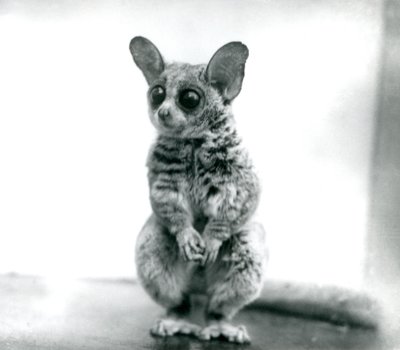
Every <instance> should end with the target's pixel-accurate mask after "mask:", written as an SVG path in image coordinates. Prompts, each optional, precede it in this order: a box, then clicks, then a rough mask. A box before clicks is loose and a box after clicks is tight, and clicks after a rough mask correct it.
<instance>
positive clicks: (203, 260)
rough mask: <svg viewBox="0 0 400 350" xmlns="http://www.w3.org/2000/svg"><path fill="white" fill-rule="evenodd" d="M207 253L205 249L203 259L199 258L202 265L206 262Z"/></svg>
mask: <svg viewBox="0 0 400 350" xmlns="http://www.w3.org/2000/svg"><path fill="white" fill-rule="evenodd" d="M207 255H208V252H207V251H205V252H204V254H203V259H202V260H201V265H202V266H204V265H205V264H206V263H207Z"/></svg>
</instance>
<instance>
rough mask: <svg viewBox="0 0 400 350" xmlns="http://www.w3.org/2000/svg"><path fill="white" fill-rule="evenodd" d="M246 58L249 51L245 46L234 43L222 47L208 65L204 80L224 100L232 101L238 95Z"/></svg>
mask: <svg viewBox="0 0 400 350" xmlns="http://www.w3.org/2000/svg"><path fill="white" fill-rule="evenodd" d="M247 57H249V50H248V49H247V47H246V45H244V44H242V43H241V42H238V41H234V42H230V43H228V44H226V45H224V46H222V47H221V48H220V49H219V50H218V51H217V52H216V53H215V54H214V56H213V57H212V58H211V60H210V62H209V63H208V66H207V69H206V79H207V81H208V82H209V83H210V84H211V85H213V86H215V87H216V88H217V89H218V90H219V91H220V92H221V94H222V96H223V97H224V98H225V100H228V101H232V100H233V99H234V98H235V97H236V96H237V95H239V92H240V90H241V88H242V82H243V78H244V65H245V63H246V60H247Z"/></svg>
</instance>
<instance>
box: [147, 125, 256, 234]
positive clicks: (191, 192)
mask: <svg viewBox="0 0 400 350" xmlns="http://www.w3.org/2000/svg"><path fill="white" fill-rule="evenodd" d="M227 129H228V131H227V130H226V129H224V130H225V132H224V133H217V134H209V135H208V137H207V138H192V139H177V138H172V137H165V136H159V137H158V139H157V141H156V143H155V144H154V145H153V147H152V149H151V151H150V154H149V158H148V164H147V166H148V168H149V173H148V176H149V184H150V197H151V198H154V199H156V201H157V203H159V198H160V197H163V199H164V200H165V201H166V202H168V198H171V199H172V198H173V199H176V198H178V199H179V202H180V203H181V204H184V207H185V209H186V211H187V212H188V213H189V215H190V216H191V219H192V222H193V223H194V224H197V225H198V226H199V227H200V230H201V227H202V224H205V223H206V221H207V219H208V218H209V217H212V216H214V215H216V214H217V211H218V210H220V209H221V208H220V207H221V206H224V208H223V211H224V212H226V213H227V214H229V212H232V215H233V216H237V213H238V212H242V213H243V215H241V218H242V219H243V217H246V216H247V215H246V214H247V212H249V213H250V212H252V209H253V207H254V205H252V203H253V202H254V204H255V203H256V202H257V197H258V190H259V189H258V181H257V178H256V176H255V174H254V172H253V169H252V165H251V162H250V160H249V158H248V156H247V152H245V150H243V149H242V147H241V145H240V139H239V138H238V137H237V134H236V132H235V131H234V130H233V131H232V129H231V128H227ZM169 202H171V201H169ZM243 203H244V204H243ZM246 206H247V208H246ZM158 210H159V208H158ZM171 215H174V213H173V211H171Z"/></svg>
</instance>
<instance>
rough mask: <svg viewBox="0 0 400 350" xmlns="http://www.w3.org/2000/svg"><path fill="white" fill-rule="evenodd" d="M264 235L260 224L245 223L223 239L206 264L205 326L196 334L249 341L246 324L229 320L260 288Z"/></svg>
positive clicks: (255, 296) (206, 337)
mask: <svg viewBox="0 0 400 350" xmlns="http://www.w3.org/2000/svg"><path fill="white" fill-rule="evenodd" d="M264 236H265V232H264V229H263V227H262V226H261V225H260V224H256V223H252V224H248V225H246V227H244V228H243V229H241V230H240V232H238V233H237V234H235V235H233V236H232V237H231V238H230V239H229V240H228V241H226V242H224V244H223V246H222V247H221V249H220V252H219V255H218V258H217V260H216V262H215V263H213V264H212V265H210V266H209V267H207V286H208V289H207V294H208V297H209V301H208V307H207V311H206V320H207V326H206V327H205V328H204V329H203V330H202V331H201V333H200V335H199V337H200V338H201V339H204V340H209V339H211V338H218V337H223V338H225V339H227V340H228V341H231V342H236V343H246V342H249V341H250V337H249V335H248V333H247V330H246V328H245V327H244V326H235V325H233V324H232V323H231V320H232V318H233V316H234V315H235V314H236V313H237V312H238V311H239V310H240V309H241V308H243V307H244V306H245V305H246V304H248V303H250V302H251V301H253V300H254V299H256V298H257V296H258V295H259V293H260V291H261V287H262V284H263V270H264V263H265V258H266V249H265V241H264Z"/></svg>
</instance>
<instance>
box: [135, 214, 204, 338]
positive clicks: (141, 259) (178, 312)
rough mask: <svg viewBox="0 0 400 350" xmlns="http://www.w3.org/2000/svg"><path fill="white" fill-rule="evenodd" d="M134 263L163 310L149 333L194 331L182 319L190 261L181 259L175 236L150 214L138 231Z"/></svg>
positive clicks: (187, 307) (185, 312) (186, 310)
mask: <svg viewBox="0 0 400 350" xmlns="http://www.w3.org/2000/svg"><path fill="white" fill-rule="evenodd" d="M136 267H137V273H138V277H139V280H140V282H141V284H142V286H143V287H144V289H145V290H146V291H147V293H148V294H149V295H150V296H151V297H152V299H153V300H154V301H156V302H157V303H158V304H160V305H161V306H163V307H164V308H165V309H166V310H167V312H166V315H165V316H164V317H163V318H161V319H160V320H158V321H157V322H156V324H155V325H154V326H153V327H152V329H151V333H152V334H153V335H157V336H171V335H174V334H179V333H181V334H195V335H197V334H198V332H199V330H200V327H199V326H197V325H194V324H191V323H190V322H188V321H187V320H186V319H187V316H188V314H189V311H190V300H189V295H188V293H187V291H188V288H187V286H188V278H189V275H190V264H189V263H187V262H186V263H185V262H184V261H183V260H182V258H181V257H180V255H179V253H178V246H177V243H176V239H175V237H173V236H172V235H170V234H169V232H167V231H166V229H165V228H164V227H163V226H161V225H160V224H159V223H158V222H157V220H156V219H155V217H154V215H153V216H151V217H150V218H149V220H148V221H147V222H146V224H145V225H144V227H143V229H142V230H141V232H140V234H139V237H138V240H137V243H136Z"/></svg>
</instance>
